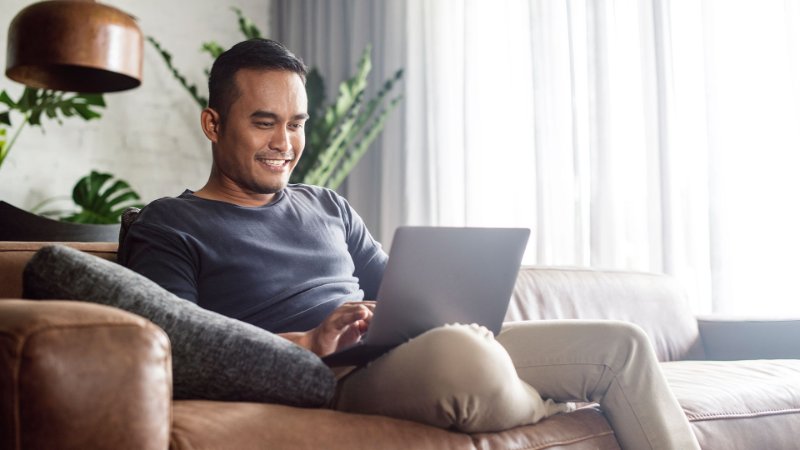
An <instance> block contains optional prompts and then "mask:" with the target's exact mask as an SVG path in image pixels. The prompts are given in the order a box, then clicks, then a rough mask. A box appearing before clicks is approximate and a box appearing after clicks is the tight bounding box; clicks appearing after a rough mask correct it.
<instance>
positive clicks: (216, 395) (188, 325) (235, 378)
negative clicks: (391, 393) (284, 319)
mask: <svg viewBox="0 0 800 450" xmlns="http://www.w3.org/2000/svg"><path fill="white" fill-rule="evenodd" d="M23 296H24V297H25V298H30V299H65V300H80V301H87V302H94V303H101V304H103V305H109V306H115V307H117V308H120V309H124V310H125V311H129V312H132V313H134V314H138V315H140V316H142V317H145V318H147V319H149V320H150V321H152V322H153V323H155V324H156V325H158V326H159V327H161V328H162V329H163V330H164V331H166V333H167V335H168V336H169V338H170V342H171V344H172V374H173V391H174V396H175V398H176V399H206V400H223V401H253V402H267V403H283V404H288V405H293V406H320V405H323V404H325V403H326V402H327V401H328V400H330V398H331V397H332V396H333V392H334V388H335V385H336V381H335V379H334V376H333V373H332V372H331V370H330V369H329V368H328V367H327V366H325V365H324V364H323V363H322V361H321V360H320V359H319V357H317V355H315V354H313V353H312V352H310V351H308V350H306V349H304V348H302V347H300V346H298V345H295V344H293V343H291V342H289V341H288V340H286V339H283V338H281V337H280V336H276V335H274V334H272V333H270V332H268V331H265V330H263V329H261V328H258V327H255V326H253V325H250V324H247V323H244V322H241V321H238V320H235V319H231V318H229V317H226V316H223V315H221V314H217V313H214V312H211V311H208V310H206V309H203V308H201V307H199V306H197V305H196V304H194V303H192V302H190V301H188V300H183V299H180V298H178V297H176V296H175V295H173V294H171V293H170V292H167V291H166V290H164V289H163V288H161V287H160V286H158V285H157V284H156V283H154V282H153V281H150V280H149V279H147V278H145V277H143V276H141V275H139V274H137V273H135V272H133V271H131V270H129V269H127V268H125V267H122V266H120V265H118V264H115V263H113V262H110V261H105V260H103V259H100V258H98V257H95V256H92V255H89V254H86V253H83V252H80V251H78V250H75V249H72V248H69V247H64V246H59V245H56V246H48V247H44V248H42V249H41V250H39V251H38V252H36V254H34V256H33V258H31V260H30V261H29V262H28V264H27V265H26V267H25V270H24V273H23Z"/></svg>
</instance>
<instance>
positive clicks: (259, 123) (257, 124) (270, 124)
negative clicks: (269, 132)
mask: <svg viewBox="0 0 800 450" xmlns="http://www.w3.org/2000/svg"><path fill="white" fill-rule="evenodd" d="M274 125H275V124H274V123H273V122H256V126H259V127H271V126H274Z"/></svg>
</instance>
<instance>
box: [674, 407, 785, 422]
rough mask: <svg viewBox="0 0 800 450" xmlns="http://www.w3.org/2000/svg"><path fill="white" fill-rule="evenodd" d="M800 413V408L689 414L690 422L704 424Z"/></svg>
mask: <svg viewBox="0 0 800 450" xmlns="http://www.w3.org/2000/svg"><path fill="white" fill-rule="evenodd" d="M796 413H800V408H789V409H765V410H761V411H753V412H747V413H744V412H741V413H736V412H721V413H707V414H687V417H688V418H689V420H690V421H694V422H702V421H705V420H722V419H746V418H748V417H769V416H775V415H784V414H796Z"/></svg>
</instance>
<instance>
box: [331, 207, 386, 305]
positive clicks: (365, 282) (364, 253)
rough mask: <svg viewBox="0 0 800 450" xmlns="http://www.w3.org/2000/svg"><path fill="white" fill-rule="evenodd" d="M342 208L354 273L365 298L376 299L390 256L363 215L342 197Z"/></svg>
mask: <svg viewBox="0 0 800 450" xmlns="http://www.w3.org/2000/svg"><path fill="white" fill-rule="evenodd" d="M340 199H341V202H342V205H341V208H343V210H342V213H343V215H344V220H345V225H346V229H347V251H348V252H349V253H350V256H351V258H353V264H354V266H355V270H354V272H353V275H355V276H356V277H357V278H358V284H359V287H360V288H361V290H362V291H364V298H368V299H374V298H376V297H377V296H378V287H379V286H380V284H381V280H382V279H383V271H384V270H385V269H386V262H387V261H388V259H389V256H388V255H386V252H384V251H383V248H382V247H381V244H379V243H378V242H377V241H376V240H375V239H374V238H373V237H372V235H371V234H370V232H369V230H368V229H367V226H366V224H364V221H363V220H362V219H361V216H359V215H358V213H357V212H356V211H355V210H354V209H353V207H352V206H350V204H349V203H348V202H347V200H345V199H344V198H341V197H340Z"/></svg>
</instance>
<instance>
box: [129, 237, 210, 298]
mask: <svg viewBox="0 0 800 450" xmlns="http://www.w3.org/2000/svg"><path fill="white" fill-rule="evenodd" d="M118 258H119V263H120V264H122V265H123V266H125V267H128V268H129V269H131V270H133V271H135V272H138V273H139V274H141V275H144V276H145V277H147V278H149V279H151V280H153V281H154V282H156V283H157V284H158V285H160V286H161V287H163V288H164V289H166V290H168V291H170V292H172V293H173V294H175V295H176V296H178V297H180V298H183V299H186V300H189V301H191V302H194V303H197V302H198V289H197V258H196V257H195V255H194V252H193V251H192V249H191V247H190V246H189V245H188V242H187V239H186V238H185V237H181V236H179V235H178V234H177V233H176V232H174V231H173V230H170V229H167V228H163V227H160V226H158V225H154V224H150V223H141V222H135V223H133V224H132V225H131V227H130V230H129V231H128V234H127V236H126V237H125V241H124V242H123V243H122V245H121V246H120V249H119V255H118Z"/></svg>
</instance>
